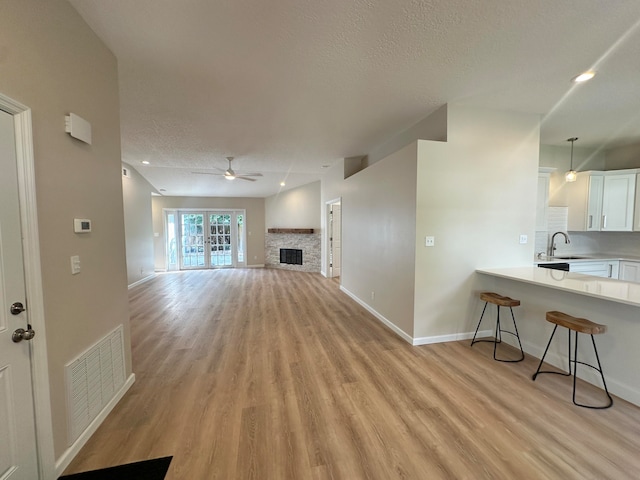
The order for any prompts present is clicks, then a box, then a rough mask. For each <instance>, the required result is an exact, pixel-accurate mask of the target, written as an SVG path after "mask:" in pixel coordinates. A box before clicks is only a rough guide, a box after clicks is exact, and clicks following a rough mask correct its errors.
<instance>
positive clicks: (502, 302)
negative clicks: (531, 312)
mask: <svg viewBox="0 0 640 480" xmlns="http://www.w3.org/2000/svg"><path fill="white" fill-rule="evenodd" d="M480 300H484V302H485V303H484V308H483V309H482V315H480V320H479V321H478V326H477V327H476V333H474V334H473V339H472V340H471V346H472V347H473V344H474V343H478V342H492V343H493V359H494V360H497V361H498V362H509V363H513V362H521V361H522V360H524V351H523V350H522V343H520V335H518V327H517V325H516V317H514V316H513V307H517V306H518V305H520V300H514V299H513V298H509V297H503V296H502V295H498V294H497V293H493V292H483V293H481V294H480ZM490 303H492V304H493V305H495V306H496V308H497V314H496V334H495V337H494V338H493V340H491V339H480V340H476V336H477V335H478V330H480V324H481V323H482V317H484V312H485V310H486V309H487V305H489V304H490ZM500 307H509V310H511V320H513V328H514V330H515V331H514V332H511V331H509V330H503V329H502V328H501V327H500ZM503 333H508V334H509V335H513V336H514V337H516V338H517V339H518V345H520V353H521V356H520V358H518V359H516V360H507V359H501V358H497V357H496V349H497V346H498V344H499V343H502V334H503Z"/></svg>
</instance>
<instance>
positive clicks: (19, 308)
mask: <svg viewBox="0 0 640 480" xmlns="http://www.w3.org/2000/svg"><path fill="white" fill-rule="evenodd" d="M24 310H25V308H24V305H22V303H20V302H15V303H13V304H12V305H11V307H10V308H9V311H10V312H11V315H20V314H21V313H22V312H24Z"/></svg>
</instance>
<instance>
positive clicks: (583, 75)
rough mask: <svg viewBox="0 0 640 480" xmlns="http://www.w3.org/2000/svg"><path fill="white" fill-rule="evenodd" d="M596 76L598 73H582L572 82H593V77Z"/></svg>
mask: <svg viewBox="0 0 640 480" xmlns="http://www.w3.org/2000/svg"><path fill="white" fill-rule="evenodd" d="M595 75H596V72H594V71H591V70H589V71H588V72H584V73H581V74H580V75H578V76H577V77H575V78H573V79H572V80H571V81H572V82H574V83H582V82H586V81H587V80H591V79H592V78H593V77H595Z"/></svg>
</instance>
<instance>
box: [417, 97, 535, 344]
mask: <svg viewBox="0 0 640 480" xmlns="http://www.w3.org/2000/svg"><path fill="white" fill-rule="evenodd" d="M448 122H449V132H448V142H447V143H439V142H428V141H418V152H417V154H418V168H417V179H418V193H417V215H416V239H415V244H416V262H415V325H414V329H413V337H414V343H429V342H433V341H442V340H454V339H456V338H464V337H465V334H468V332H471V333H472V332H473V329H474V328H475V322H476V321H477V319H476V318H475V313H474V309H473V308H474V305H475V303H476V301H475V296H476V295H477V290H478V289H479V286H478V283H477V279H476V278H475V275H474V270H475V269H476V268H478V267H482V266H486V267H488V266H491V267H503V266H504V267H506V266H519V265H531V264H532V262H533V254H534V251H533V249H534V240H535V238H534V237H535V215H536V205H535V203H536V192H537V190H536V187H537V172H538V150H539V118H538V116H537V115H528V114H520V113H509V112H501V111H492V110H485V109H475V108H469V107H462V106H452V105H449V117H448ZM521 234H524V235H527V237H528V242H527V243H526V244H520V243H519V237H520V235H521ZM425 236H434V237H435V246H434V247H425ZM466 336H468V335H466Z"/></svg>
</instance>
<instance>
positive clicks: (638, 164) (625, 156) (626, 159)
mask: <svg viewBox="0 0 640 480" xmlns="http://www.w3.org/2000/svg"><path fill="white" fill-rule="evenodd" d="M605 164H606V170H622V169H625V168H640V143H636V144H633V145H625V146H623V147H617V148H612V149H610V150H608V151H607V152H606V161H605Z"/></svg>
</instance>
